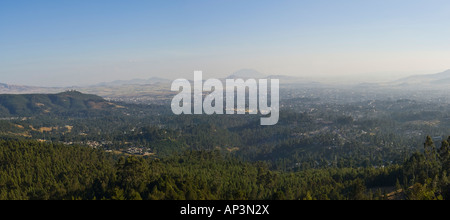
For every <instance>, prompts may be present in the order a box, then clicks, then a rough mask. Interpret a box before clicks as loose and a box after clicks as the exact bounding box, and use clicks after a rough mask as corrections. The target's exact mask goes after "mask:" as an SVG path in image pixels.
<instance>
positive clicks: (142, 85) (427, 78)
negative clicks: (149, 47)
mask: <svg viewBox="0 0 450 220" xmlns="http://www.w3.org/2000/svg"><path fill="white" fill-rule="evenodd" d="M224 79H245V80H246V79H279V80H280V84H281V85H282V86H283V85H285V86H289V85H291V86H298V85H301V86H315V87H319V86H322V85H323V86H326V84H321V83H319V82H316V81H312V80H310V79H306V78H302V77H295V76H286V75H266V74H263V73H261V72H258V71H256V70H253V69H242V70H239V71H236V72H235V73H233V74H231V75H229V76H228V77H225V78H224ZM170 83H172V80H169V79H164V78H160V77H153V78H149V79H133V80H116V81H112V82H103V83H99V84H96V85H92V86H85V87H38V86H20V85H8V84H4V83H0V94H36V93H40V94H52V93H59V92H64V91H67V90H78V91H81V92H84V93H89V94H97V95H100V96H102V97H108V98H114V97H119V96H124V95H126V96H127V97H132V96H138V95H139V96H140V95H151V94H154V92H155V91H158V93H160V92H164V91H165V90H167V91H169V89H170V86H169V85H170ZM330 86H331V85H330ZM350 87H351V88H368V87H370V88H381V89H383V88H400V89H402V88H403V89H415V90H419V89H447V88H450V70H447V71H445V72H442V73H437V74H428V75H416V76H411V77H407V78H403V79H400V80H396V81H393V82H388V83H371V82H367V83H361V84H357V85H353V86H352V85H349V88H350Z"/></svg>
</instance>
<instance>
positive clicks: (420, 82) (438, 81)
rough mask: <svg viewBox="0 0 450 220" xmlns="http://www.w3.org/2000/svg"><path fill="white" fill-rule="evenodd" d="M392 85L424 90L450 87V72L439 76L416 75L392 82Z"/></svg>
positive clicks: (438, 74)
mask: <svg viewBox="0 0 450 220" xmlns="http://www.w3.org/2000/svg"><path fill="white" fill-rule="evenodd" d="M391 85H396V86H403V87H408V86H414V87H417V86H420V87H424V88H433V87H435V86H437V85H441V86H442V85H450V70H447V71H444V72H442V73H437V74H425V75H416V76H410V77H407V78H403V79H400V80H397V81H395V82H392V83H391Z"/></svg>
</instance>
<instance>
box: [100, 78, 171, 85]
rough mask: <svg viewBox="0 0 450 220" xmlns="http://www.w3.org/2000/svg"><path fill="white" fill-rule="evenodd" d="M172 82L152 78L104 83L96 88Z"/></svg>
mask: <svg viewBox="0 0 450 220" xmlns="http://www.w3.org/2000/svg"><path fill="white" fill-rule="evenodd" d="M171 82H172V81H171V80H168V79H164V78H159V77H152V78H150V79H132V80H116V81H112V82H103V83H99V84H97V85H94V87H95V86H123V85H152V84H160V83H171Z"/></svg>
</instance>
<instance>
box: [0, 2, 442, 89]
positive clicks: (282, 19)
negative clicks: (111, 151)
mask: <svg viewBox="0 0 450 220" xmlns="http://www.w3.org/2000/svg"><path fill="white" fill-rule="evenodd" d="M449 9H450V2H449V1H444V0H431V1H422V0H408V1H406V0H398V1H388V0H381V1H356V0H344V1H324V0H319V1H317V0H314V1H298V0H295V1H294V0H293V1H289V0H282V1H268V0H246V1H238V0H228V1H207V0H190V1H184V0H173V1H141V0H133V1H116V0H113V1H112V0H107V1H106V0H93V1H56V0H42V1H30V0H15V1H10V0H6V1H2V2H1V3H0V29H1V34H0V51H1V52H0V76H1V77H0V82H1V83H8V84H19V85H34V86H73V85H92V84H96V83H100V82H105V81H106V82H108V81H114V80H130V79H135V78H143V79H148V78H150V77H164V78H169V79H173V78H180V77H182V78H189V77H192V73H193V71H194V70H202V71H204V73H205V75H207V76H209V77H224V76H227V75H230V74H232V73H233V72H235V71H237V70H239V69H242V68H251V69H256V70H258V71H260V72H262V73H264V74H267V75H290V76H297V77H304V78H308V79H315V80H325V81H347V80H354V81H357V82H364V81H368V82H370V81H389V80H395V79H398V78H401V77H405V76H409V75H415V74H433V73H438V72H442V71H445V70H447V69H450V65H449V64H450V50H449V49H450V43H449V41H448V36H449V33H450V30H449V28H448V27H449V26H450V13H448V11H449Z"/></svg>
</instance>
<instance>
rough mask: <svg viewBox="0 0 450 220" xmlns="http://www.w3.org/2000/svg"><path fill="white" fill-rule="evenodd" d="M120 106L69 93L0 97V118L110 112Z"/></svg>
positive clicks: (86, 95)
mask: <svg viewBox="0 0 450 220" xmlns="http://www.w3.org/2000/svg"><path fill="white" fill-rule="evenodd" d="M117 107H118V106H117V105H115V104H113V103H110V102H107V101H106V100H104V99H103V98H101V97H99V96H96V95H88V94H83V93H80V92H77V91H67V92H63V93H58V94H23V95H10V94H7V95H0V117H12V116H20V117H27V116H34V115H42V114H51V113H54V114H59V113H68V112H80V111H87V110H108V109H114V108H117Z"/></svg>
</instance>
